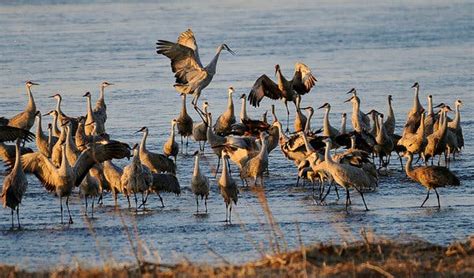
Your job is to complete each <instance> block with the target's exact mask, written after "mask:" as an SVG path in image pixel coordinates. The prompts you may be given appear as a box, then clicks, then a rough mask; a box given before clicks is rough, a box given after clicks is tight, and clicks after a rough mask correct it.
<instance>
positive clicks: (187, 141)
mask: <svg viewBox="0 0 474 278" xmlns="http://www.w3.org/2000/svg"><path fill="white" fill-rule="evenodd" d="M188 145H189V136H186V153H188Z"/></svg>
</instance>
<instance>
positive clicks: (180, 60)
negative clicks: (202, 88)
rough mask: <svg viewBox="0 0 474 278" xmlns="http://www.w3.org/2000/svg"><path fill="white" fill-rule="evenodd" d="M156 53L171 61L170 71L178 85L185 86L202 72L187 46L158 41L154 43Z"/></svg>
mask: <svg viewBox="0 0 474 278" xmlns="http://www.w3.org/2000/svg"><path fill="white" fill-rule="evenodd" d="M156 53H158V54H163V55H165V56H166V57H168V58H169V59H170V60H171V70H172V71H173V72H174V73H175V75H174V76H175V77H176V83H178V84H187V83H188V82H189V81H191V80H193V79H194V78H195V77H196V76H198V75H200V74H201V72H202V71H204V69H203V67H202V65H201V62H200V61H199V58H198V57H196V53H195V52H194V50H193V49H191V48H189V47H188V46H185V45H181V44H179V43H174V42H170V41H163V40H159V41H158V42H157V43H156Z"/></svg>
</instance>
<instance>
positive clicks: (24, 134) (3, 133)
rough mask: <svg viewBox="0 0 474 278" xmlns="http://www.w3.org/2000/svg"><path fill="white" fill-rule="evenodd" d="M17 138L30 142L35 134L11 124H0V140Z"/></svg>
mask: <svg viewBox="0 0 474 278" xmlns="http://www.w3.org/2000/svg"><path fill="white" fill-rule="evenodd" d="M17 138H21V139H23V140H25V141H27V142H31V141H32V140H33V139H34V138H35V135H34V134H33V133H31V132H29V131H28V130H26V129H21V128H17V127H12V126H0V142H5V141H13V140H15V139H17Z"/></svg>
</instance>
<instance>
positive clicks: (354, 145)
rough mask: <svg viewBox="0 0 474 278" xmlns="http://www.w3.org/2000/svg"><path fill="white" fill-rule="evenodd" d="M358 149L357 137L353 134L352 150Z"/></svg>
mask: <svg viewBox="0 0 474 278" xmlns="http://www.w3.org/2000/svg"><path fill="white" fill-rule="evenodd" d="M355 149H357V147H356V138H355V137H354V136H351V150H355Z"/></svg>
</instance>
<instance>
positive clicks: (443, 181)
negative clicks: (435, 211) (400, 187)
mask: <svg viewBox="0 0 474 278" xmlns="http://www.w3.org/2000/svg"><path fill="white" fill-rule="evenodd" d="M406 156H408V161H407V164H406V165H405V172H406V173H407V176H408V177H410V178H411V179H412V180H414V181H416V182H418V183H420V184H421V185H423V186H424V187H425V188H426V189H428V194H427V195H426V199H425V200H424V201H423V203H422V204H421V207H423V205H424V204H425V203H426V201H427V200H428V198H429V197H430V191H431V189H433V190H434V191H435V193H436V197H437V198H438V208H440V207H441V204H440V202H439V194H438V191H437V190H436V188H439V187H445V186H458V185H460V184H461V182H460V181H459V178H458V177H456V175H454V174H453V172H451V171H450V170H449V169H448V168H446V167H440V166H422V167H417V168H415V169H413V166H412V161H413V154H412V153H410V152H407V154H406Z"/></svg>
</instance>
